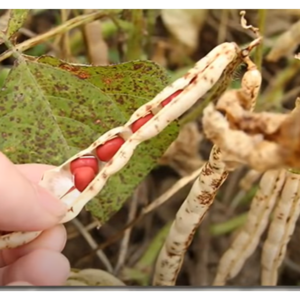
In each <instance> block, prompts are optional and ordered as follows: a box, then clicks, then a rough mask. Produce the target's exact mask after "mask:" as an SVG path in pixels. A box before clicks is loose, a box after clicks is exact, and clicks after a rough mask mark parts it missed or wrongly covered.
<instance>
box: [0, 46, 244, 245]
mask: <svg viewBox="0 0 300 300" xmlns="http://www.w3.org/2000/svg"><path fill="white" fill-rule="evenodd" d="M238 55H240V50H239V49H238V47H237V45H236V44H235V43H223V44H221V45H219V46H217V47H216V48H214V49H213V50H212V51H211V52H210V53H208V54H207V55H206V56H205V57H204V58H202V59H201V60H200V61H199V62H198V63H196V64H195V67H194V68H192V69H191V70H189V71H188V72H187V74H186V75H185V76H183V77H182V78H179V79H178V80H176V81H175V82H174V83H173V84H171V85H169V86H168V87H166V88H165V89H164V90H163V91H162V92H160V93H159V94H158V95H157V96H156V97H154V99H153V100H151V101H149V102H148V103H146V104H144V105H143V106H141V107H140V108H139V109H137V110H136V111H135V112H134V113H133V114H132V116H131V117H130V119H129V121H128V122H127V123H126V124H125V125H124V126H121V127H117V128H114V129H112V130H110V131H108V132H106V133H105V134H103V135H102V136H101V137H99V138H98V139H97V140H96V141H95V142H93V143H92V144H91V145H90V146H89V147H87V148H86V149H84V150H82V151H80V152H79V153H77V154H76V155H74V156H73V157H71V158H70V159H68V160H67V161H66V162H64V163H63V164H62V165H60V166H58V167H56V168H53V169H51V170H49V171H47V172H45V173H44V176H43V178H42V179H41V181H40V185H41V186H43V187H44V188H46V189H47V190H49V191H50V192H51V193H52V194H54V195H55V196H56V197H57V198H59V199H61V201H63V202H64V203H65V204H66V205H67V206H68V208H69V210H68V212H67V214H66V215H65V217H64V218H63V219H62V220H61V223H65V222H68V221H70V220H71V219H73V218H75V217H76V216H77V215H78V214H79V212H80V211H81V209H82V208H83V207H84V206H85V205H86V204H87V203H88V202H89V201H90V200H91V199H92V198H94V197H95V196H96V195H97V194H98V193H99V192H100V191H101V190H102V188H103V187H104V186H105V184H106V182H107V180H108V179H109V178H110V176H112V175H114V174H115V173H117V172H118V171H120V170H121V169H122V168H123V167H124V166H125V165H126V164H127V163H128V161H129V160H130V158H131V156H132V155H133V152H134V150H135V148H136V147H137V146H138V145H139V144H140V143H142V142H143V141H146V140H148V139H151V138H153V137H154V136H156V135H158V134H159V133H160V132H161V131H162V130H163V129H164V128H165V127H166V126H168V125H169V124H170V123H171V122H172V121H174V120H175V119H177V118H178V117H180V116H181V115H182V114H183V113H185V112H186V111H187V110H188V109H190V108H191V107H192V106H193V105H194V104H195V103H196V102H197V100H198V99H200V98H201V97H202V96H204V95H205V94H206V93H207V92H208V91H209V90H210V89H211V88H212V87H213V86H214V85H215V84H216V82H217V81H218V80H219V78H220V77H221V75H222V73H223V71H224V70H225V69H226V68H227V66H228V65H229V64H230V63H231V62H232V61H233V60H234V59H235V58H236V57H237V56H238ZM38 234H40V232H29V233H24V232H13V233H7V234H5V235H0V250H1V249H4V248H8V247H10V248H15V247H18V246H20V245H22V244H24V243H28V242H30V241H31V240H33V239H34V238H35V237H36V236H37V235H38Z"/></svg>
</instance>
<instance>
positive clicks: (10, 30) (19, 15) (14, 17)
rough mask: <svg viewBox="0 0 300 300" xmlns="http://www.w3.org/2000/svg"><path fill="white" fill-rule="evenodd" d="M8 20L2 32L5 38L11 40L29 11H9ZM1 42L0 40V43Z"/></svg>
mask: <svg viewBox="0 0 300 300" xmlns="http://www.w3.org/2000/svg"><path fill="white" fill-rule="evenodd" d="M8 13H9V19H8V23H7V26H6V28H5V29H4V30H3V32H4V33H5V34H6V37H7V38H9V39H13V38H14V37H15V34H16V33H17V32H18V31H19V29H20V28H21V27H22V26H23V24H24V22H25V21H26V19H27V16H28V13H29V9H10V10H9V12H8ZM1 42H3V41H1V39H0V43H1Z"/></svg>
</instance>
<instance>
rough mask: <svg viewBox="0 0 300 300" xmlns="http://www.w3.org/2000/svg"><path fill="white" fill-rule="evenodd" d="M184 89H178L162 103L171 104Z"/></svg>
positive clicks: (164, 104) (163, 104)
mask: <svg viewBox="0 0 300 300" xmlns="http://www.w3.org/2000/svg"><path fill="white" fill-rule="evenodd" d="M182 91H183V90H178V91H176V92H175V93H173V94H172V95H170V96H169V97H168V98H167V99H165V100H164V101H163V102H162V103H161V105H162V106H166V105H167V104H169V103H170V102H171V101H172V100H173V99H174V98H175V97H176V96H178V95H179V94H180V93H181V92H182Z"/></svg>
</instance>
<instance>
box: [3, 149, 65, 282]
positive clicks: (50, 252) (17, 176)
mask: <svg viewBox="0 0 300 300" xmlns="http://www.w3.org/2000/svg"><path fill="white" fill-rule="evenodd" d="M49 168H51V166H47V165H38V164H26V165H14V164H13V163H12V162H11V161H10V160H8V158H7V157H6V156H4V155H3V154H2V153H1V152H0V231H41V230H45V231H43V233H42V234H41V235H40V236H39V237H37V238H36V239H35V240H33V241H32V242H30V243H29V244H26V245H24V246H20V247H18V248H15V249H4V250H0V286H1V285H52V286H55V285H63V284H64V283H65V281H66V279H67V277H68V275H69V271H70V266H69V262H68V260H67V259H66V258H65V257H64V256H63V255H62V254H61V253H60V252H61V251H62V249H63V248H64V246H65V242H66V231H65V228H64V226H63V225H56V224H58V222H59V220H60V219H61V218H62V217H63V216H64V215H65V213H66V207H65V206H64V205H63V204H62V202H60V201H59V200H58V199H56V198H54V197H53V196H51V195H50V194H49V193H48V192H47V191H46V190H45V189H43V188H42V187H40V186H39V185H38V184H37V183H38V182H39V180H40V178H41V177H42V174H43V172H45V171H46V170H47V169H49Z"/></svg>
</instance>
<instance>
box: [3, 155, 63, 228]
mask: <svg viewBox="0 0 300 300" xmlns="http://www.w3.org/2000/svg"><path fill="white" fill-rule="evenodd" d="M27 171H28V170H27ZM32 173H33V174H35V170H34V168H33V169H32ZM0 208H1V209H0V229H1V230H3V231H18V230H21V231H39V230H44V229H47V228H50V227H52V226H53V225H55V224H57V223H58V222H59V220H60V219H61V218H62V217H63V216H64V215H65V213H66V206H65V205H64V204H63V203H62V202H61V201H59V200H58V199H56V198H55V197H53V196H52V195H50V193H49V192H47V191H46V190H45V189H43V188H42V187H40V186H39V185H38V184H33V183H32V182H31V181H30V180H28V179H27V178H26V177H25V176H24V175H23V174H22V172H20V171H19V169H18V168H17V167H16V166H15V165H14V164H13V163H12V162H11V161H9V160H8V159H7V158H6V157H5V156H4V155H3V154H2V153H0Z"/></svg>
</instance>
